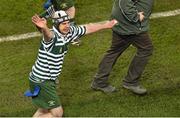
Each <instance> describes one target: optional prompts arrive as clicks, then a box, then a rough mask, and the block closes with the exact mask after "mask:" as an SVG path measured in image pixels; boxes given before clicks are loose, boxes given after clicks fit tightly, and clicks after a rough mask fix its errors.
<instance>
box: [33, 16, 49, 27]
mask: <svg viewBox="0 0 180 118" xmlns="http://www.w3.org/2000/svg"><path fill="white" fill-rule="evenodd" d="M32 22H33V23H34V24H35V25H36V26H37V27H39V28H41V29H43V28H46V27H47V21H46V19H45V18H40V17H39V16H38V15H37V14H35V15H34V16H33V17H32Z"/></svg>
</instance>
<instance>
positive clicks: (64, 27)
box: [59, 21, 70, 34]
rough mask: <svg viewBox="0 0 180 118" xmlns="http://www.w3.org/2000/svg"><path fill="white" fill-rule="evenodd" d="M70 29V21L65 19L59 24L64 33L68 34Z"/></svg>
mask: <svg viewBox="0 0 180 118" xmlns="http://www.w3.org/2000/svg"><path fill="white" fill-rule="evenodd" d="M69 29H70V23H69V21H64V22H62V23H60V24H59V31H60V32H61V33H62V34H67V33H68V32H69Z"/></svg>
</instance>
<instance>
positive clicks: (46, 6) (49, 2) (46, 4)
mask: <svg viewBox="0 0 180 118" xmlns="http://www.w3.org/2000/svg"><path fill="white" fill-rule="evenodd" d="M51 5H52V2H51V0H47V2H45V3H44V9H48V8H49V7H50V6H51Z"/></svg>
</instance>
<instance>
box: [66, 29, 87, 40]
mask: <svg viewBox="0 0 180 118" xmlns="http://www.w3.org/2000/svg"><path fill="white" fill-rule="evenodd" d="M70 31H71V36H69V37H68V42H72V41H74V40H75V39H78V38H80V37H81V36H83V35H85V33H86V27H85V26H72V27H71V28H70Z"/></svg>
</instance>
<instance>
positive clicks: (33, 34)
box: [0, 9, 180, 42]
mask: <svg viewBox="0 0 180 118" xmlns="http://www.w3.org/2000/svg"><path fill="white" fill-rule="evenodd" d="M176 15H180V9H176V10H173V11H166V12H159V13H153V14H152V15H151V17H150V19H156V18H162V17H169V16H176ZM38 36H41V34H40V33H39V32H31V33H26V34H20V35H12V36H6V37H0V42H3V41H14V40H21V39H29V38H34V37H38Z"/></svg>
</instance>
